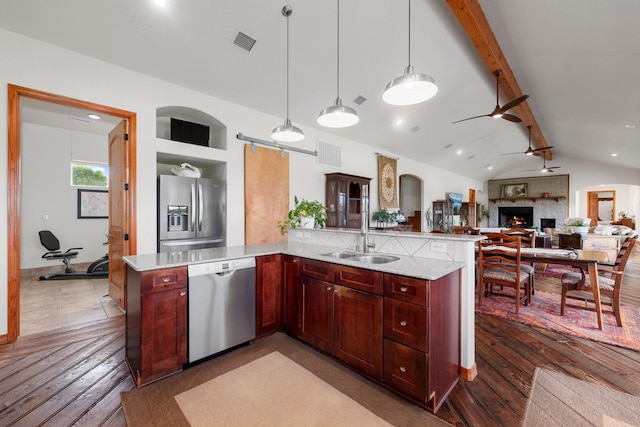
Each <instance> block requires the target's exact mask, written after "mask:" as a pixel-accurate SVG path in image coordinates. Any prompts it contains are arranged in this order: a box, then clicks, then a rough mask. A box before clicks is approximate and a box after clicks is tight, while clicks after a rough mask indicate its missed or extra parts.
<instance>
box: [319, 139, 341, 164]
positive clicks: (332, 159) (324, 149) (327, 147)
mask: <svg viewBox="0 0 640 427" xmlns="http://www.w3.org/2000/svg"><path fill="white" fill-rule="evenodd" d="M318 164H319V165H324V166H332V167H334V168H342V147H340V146H339V145H334V144H329V143H327V142H322V141H320V140H318Z"/></svg>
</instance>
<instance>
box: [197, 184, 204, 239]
mask: <svg viewBox="0 0 640 427" xmlns="http://www.w3.org/2000/svg"><path fill="white" fill-rule="evenodd" d="M203 199H204V193H203V191H202V184H198V231H202V217H203V216H204V200H203Z"/></svg>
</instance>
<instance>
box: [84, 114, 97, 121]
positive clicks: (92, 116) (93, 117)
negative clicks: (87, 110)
mask: <svg viewBox="0 0 640 427" xmlns="http://www.w3.org/2000/svg"><path fill="white" fill-rule="evenodd" d="M87 117H89V118H90V119H93V120H100V116H99V115H97V114H87Z"/></svg>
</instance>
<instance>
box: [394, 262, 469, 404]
mask: <svg viewBox="0 0 640 427" xmlns="http://www.w3.org/2000/svg"><path fill="white" fill-rule="evenodd" d="M384 296H385V298H384V382H385V383H387V384H389V385H391V386H392V387H393V388H395V389H397V390H399V391H401V392H402V393H404V394H406V395H408V396H410V397H412V398H414V399H417V400H419V401H420V402H422V403H424V404H426V405H427V406H428V408H429V409H430V410H431V411H432V412H435V411H437V409H438V408H439V407H440V405H441V404H442V402H443V401H444V399H445V398H446V396H447V395H448V394H449V392H450V391H451V389H452V388H453V387H454V386H455V385H456V383H457V382H458V378H459V375H460V273H459V271H456V272H454V273H451V274H449V275H446V276H444V277H441V278H439V279H437V280H421V279H415V278H412V277H405V276H399V275H394V274H385V275H384Z"/></svg>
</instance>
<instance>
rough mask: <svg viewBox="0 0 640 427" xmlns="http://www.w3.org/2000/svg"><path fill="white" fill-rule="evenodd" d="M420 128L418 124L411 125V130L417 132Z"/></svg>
mask: <svg viewBox="0 0 640 427" xmlns="http://www.w3.org/2000/svg"><path fill="white" fill-rule="evenodd" d="M420 129H421V127H420V126H414V127H412V128H411V132H413V133H416V132H418V131H419V130H420Z"/></svg>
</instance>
